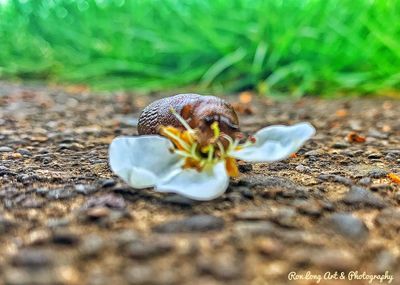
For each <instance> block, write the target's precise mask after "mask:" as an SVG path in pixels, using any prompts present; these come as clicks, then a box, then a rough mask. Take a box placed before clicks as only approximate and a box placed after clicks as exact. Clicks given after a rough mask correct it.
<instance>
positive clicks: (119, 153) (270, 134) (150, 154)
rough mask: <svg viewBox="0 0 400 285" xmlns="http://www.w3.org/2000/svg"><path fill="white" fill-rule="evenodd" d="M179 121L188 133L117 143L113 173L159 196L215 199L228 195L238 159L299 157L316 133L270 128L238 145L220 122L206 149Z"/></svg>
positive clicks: (307, 127) (305, 128)
mask: <svg viewBox="0 0 400 285" xmlns="http://www.w3.org/2000/svg"><path fill="white" fill-rule="evenodd" d="M175 115H177V114H175ZM177 116H178V115H177ZM179 119H180V120H183V119H182V118H179ZM181 122H182V123H183V125H184V126H185V127H186V130H184V131H182V130H179V129H176V128H174V127H163V128H162V129H161V134H162V135H163V136H159V135H147V136H136V137H118V138H116V139H114V140H113V141H112V143H111V145H110V149H109V161H110V166H111V169H112V171H113V172H114V173H116V174H117V175H118V176H120V177H121V178H122V179H123V180H124V181H125V182H127V183H128V184H129V185H130V186H132V187H134V188H139V189H141V188H148V187H154V189H155V190H156V191H159V192H174V193H178V194H180V195H183V196H186V197H189V198H191V199H195V200H211V199H214V198H216V197H218V196H220V195H222V194H223V193H224V192H225V190H226V188H227V187H228V184H229V176H237V175H238V168H237V164H236V159H241V160H245V161H249V162H272V161H278V160H282V159H285V158H287V157H289V156H290V155H291V154H293V153H295V152H296V151H297V150H298V149H299V148H300V147H301V146H302V145H303V144H304V143H305V142H306V141H307V140H308V139H310V138H311V137H312V136H313V135H314V133H315V129H314V127H313V126H312V125H311V124H309V123H299V124H296V125H293V126H270V127H266V128H263V129H261V130H259V131H258V132H257V133H256V134H255V135H254V136H253V137H251V138H250V139H248V140H247V141H246V142H244V143H239V140H237V139H235V140H234V139H232V138H230V137H228V136H227V135H225V134H221V133H220V130H219V126H218V123H213V124H212V126H211V127H212V128H213V130H214V139H213V140H212V141H211V142H210V144H209V145H207V146H206V147H204V146H203V147H200V145H199V144H198V142H197V141H196V132H195V130H193V129H191V128H190V127H189V126H188V125H187V124H186V122H184V121H181ZM221 137H223V138H224V139H226V140H227V141H228V146H227V147H224V146H223V145H222V143H221V141H219V140H218V139H219V138H221Z"/></svg>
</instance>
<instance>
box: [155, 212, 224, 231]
mask: <svg viewBox="0 0 400 285" xmlns="http://www.w3.org/2000/svg"><path fill="white" fill-rule="evenodd" d="M223 227H224V220H223V219H222V218H219V217H215V216H210V215H198V216H192V217H189V218H186V219H182V220H175V221H174V220H173V221H169V222H166V223H163V224H160V225H157V226H155V227H154V228H153V231H155V232H158V233H180V232H206V231H213V230H221V229H222V228H223Z"/></svg>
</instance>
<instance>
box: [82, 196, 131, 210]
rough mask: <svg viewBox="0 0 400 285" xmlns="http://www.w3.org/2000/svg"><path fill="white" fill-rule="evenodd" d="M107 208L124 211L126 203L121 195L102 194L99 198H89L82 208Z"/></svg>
mask: <svg viewBox="0 0 400 285" xmlns="http://www.w3.org/2000/svg"><path fill="white" fill-rule="evenodd" d="M98 206H101V207H108V208H112V209H124V208H125V207H126V203H125V200H124V198H123V197H122V196H121V195H117V194H113V193H110V194H104V195H101V196H95V197H90V198H89V199H88V200H87V201H86V203H85V205H84V206H83V208H93V207H98Z"/></svg>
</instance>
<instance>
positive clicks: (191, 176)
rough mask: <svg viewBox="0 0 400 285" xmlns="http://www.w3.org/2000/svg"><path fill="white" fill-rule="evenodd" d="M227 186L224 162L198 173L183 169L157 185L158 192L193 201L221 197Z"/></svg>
mask: <svg viewBox="0 0 400 285" xmlns="http://www.w3.org/2000/svg"><path fill="white" fill-rule="evenodd" d="M228 185H229V176H228V174H227V173H226V169H225V162H219V163H217V164H216V165H215V166H213V168H211V169H208V170H203V171H201V172H198V171H197V170H195V169H190V168H189V169H184V170H182V171H181V172H180V173H178V174H177V175H175V176H174V177H172V178H171V179H169V180H167V181H165V182H161V183H158V184H157V185H156V190H157V191H159V192H173V193H178V194H180V195H183V196H186V197H189V198H191V199H193V200H201V201H207V200H212V199H214V198H216V197H218V196H220V195H222V194H223V193H224V192H225V190H226V188H228Z"/></svg>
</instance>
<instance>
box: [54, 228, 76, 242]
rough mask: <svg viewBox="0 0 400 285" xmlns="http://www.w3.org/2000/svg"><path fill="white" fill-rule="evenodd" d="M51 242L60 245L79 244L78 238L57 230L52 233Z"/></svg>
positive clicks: (67, 232)
mask: <svg viewBox="0 0 400 285" xmlns="http://www.w3.org/2000/svg"><path fill="white" fill-rule="evenodd" d="M52 241H53V243H55V244H60V245H75V244H77V243H78V242H79V237H78V236H77V235H75V234H73V233H71V232H69V231H65V230H62V231H60V230H58V231H56V232H54V233H53V236H52Z"/></svg>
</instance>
